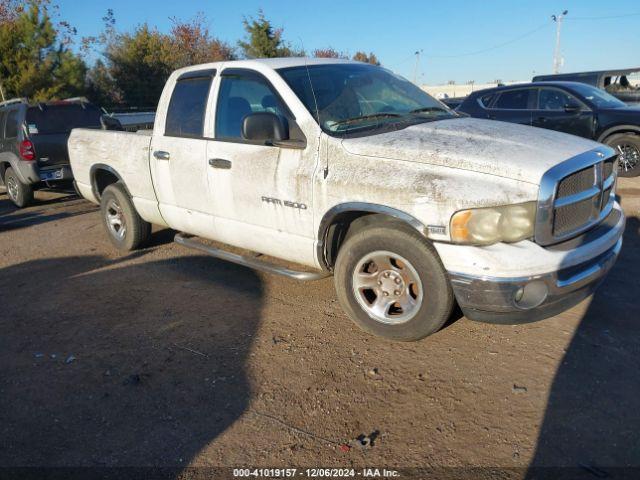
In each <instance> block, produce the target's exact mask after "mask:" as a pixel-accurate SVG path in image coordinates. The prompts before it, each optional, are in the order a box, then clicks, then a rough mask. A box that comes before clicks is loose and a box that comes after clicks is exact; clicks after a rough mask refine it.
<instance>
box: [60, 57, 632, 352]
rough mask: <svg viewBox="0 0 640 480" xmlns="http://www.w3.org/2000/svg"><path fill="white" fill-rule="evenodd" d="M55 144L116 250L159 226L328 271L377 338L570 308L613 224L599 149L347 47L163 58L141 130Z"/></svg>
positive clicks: (611, 156)
mask: <svg viewBox="0 0 640 480" xmlns="http://www.w3.org/2000/svg"><path fill="white" fill-rule="evenodd" d="M69 154H70V158H71V167H72V169H73V173H74V176H75V179H76V182H77V186H78V189H79V191H80V192H81V194H82V195H83V196H84V197H85V198H86V199H88V200H90V201H92V202H94V203H97V204H100V205H101V214H102V219H103V223H104V225H105V229H106V232H107V234H108V236H109V238H110V240H111V241H112V242H113V244H114V245H115V246H116V247H118V248H120V249H122V250H130V249H134V248H136V247H138V246H140V245H142V244H143V243H144V242H145V241H146V240H147V239H148V238H149V235H150V224H158V225H161V226H167V227H170V228H172V229H175V230H177V231H178V232H180V233H178V234H177V235H176V237H175V240H176V242H178V243H179V244H182V245H184V246H187V247H191V248H195V249H198V250H200V251H202V252H205V253H208V254H210V255H213V256H215V257H219V258H223V259H226V260H229V261H232V262H236V263H239V264H242V265H247V266H250V267H253V268H257V269H260V270H263V271H267V272H272V273H278V274H282V275H286V276H288V277H291V278H295V279H299V280H314V279H318V278H322V277H325V276H328V275H331V274H333V276H334V281H335V287H336V292H337V296H338V299H339V301H340V303H341V305H342V306H343V308H344V310H345V311H346V312H347V314H348V315H349V316H350V317H351V318H352V319H353V320H354V321H355V322H356V323H357V324H358V325H359V326H360V327H362V328H363V329H365V330H366V331H368V332H371V333H373V334H376V335H380V336H383V337H386V338H391V339H395V340H404V341H408V340H417V339H419V338H422V337H425V336H427V335H429V334H431V333H434V332H435V331H437V330H438V329H440V328H441V327H442V325H444V323H445V322H446V321H447V319H448V318H449V317H450V315H451V313H452V309H453V307H454V302H455V301H457V303H458V304H459V305H460V307H461V308H462V311H463V312H464V314H465V315H466V316H467V317H468V318H471V319H475V320H480V321H487V322H497V323H518V322H527V321H534V320H539V319H542V318H545V317H548V316H552V315H555V314H557V313H558V312H560V311H563V310H565V309H567V308H569V307H571V306H572V305H574V304H576V303H577V302H579V301H580V300H582V299H583V298H585V297H587V296H588V295H590V294H591V293H592V292H593V291H594V289H595V288H596V286H597V285H598V284H599V283H600V282H601V281H602V279H603V278H604V277H605V275H606V273H607V271H608V270H609V269H610V268H611V266H612V265H613V263H614V261H615V259H616V257H617V255H618V252H619V251H620V248H621V244H622V233H623V230H624V224H625V217H624V215H623V212H622V210H621V209H620V206H619V205H618V203H617V202H616V197H615V185H616V175H617V174H616V172H617V169H616V154H615V151H613V150H612V149H610V148H608V147H606V146H603V145H600V144H598V143H595V142H593V141H589V140H585V139H582V138H578V137H575V136H571V135H566V134H562V133H558V132H553V131H548V130H533V129H531V128H529V127H524V126H520V125H511V124H504V123H501V122H493V121H489V120H479V119H474V118H465V117H462V116H460V115H458V114H456V113H455V112H453V111H451V110H450V109H449V108H447V107H446V106H445V105H443V104H442V103H440V102H439V101H437V100H435V99H433V98H432V97H430V96H429V95H428V94H426V93H425V92H423V91H422V90H420V89H419V88H418V87H416V86H415V85H413V84H412V83H411V82H409V81H407V80H405V79H403V78H402V77H400V76H398V75H395V74H394V73H392V72H391V71H389V70H386V69H384V68H381V67H377V66H373V65H369V64H363V63H359V62H352V61H347V60H336V59H303V58H287V59H264V60H243V61H230V62H221V63H212V64H206V65H199V66H193V67H188V68H185V69H181V70H178V71H176V72H174V73H173V74H172V75H171V76H170V78H169V79H168V81H167V84H166V86H165V88H164V91H163V93H162V95H161V97H160V101H159V105H158V109H157V114H156V118H155V124H154V128H153V132H138V133H129V132H118V131H94V130H86V129H74V130H73V132H72V133H71V136H70V138H69ZM198 237H200V238H198ZM208 240H213V241H216V242H218V244H220V243H221V244H227V245H231V246H233V247H238V248H240V249H244V250H249V251H253V252H257V253H260V254H264V255H266V257H265V256H256V255H249V254H246V255H240V254H237V253H232V252H230V251H228V249H226V248H220V247H216V246H213V245H211V243H210V242H207V241H208ZM267 258H271V259H272V260H266V259H267ZM293 264H296V265H299V266H295V267H292V266H291V265H293Z"/></svg>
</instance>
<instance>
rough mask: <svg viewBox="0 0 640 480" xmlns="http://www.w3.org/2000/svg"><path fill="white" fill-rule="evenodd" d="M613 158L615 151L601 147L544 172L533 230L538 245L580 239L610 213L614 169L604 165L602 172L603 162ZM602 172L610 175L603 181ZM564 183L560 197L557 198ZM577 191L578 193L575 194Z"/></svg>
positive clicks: (613, 196)
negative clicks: (577, 237)
mask: <svg viewBox="0 0 640 480" xmlns="http://www.w3.org/2000/svg"><path fill="white" fill-rule="evenodd" d="M614 157H615V152H614V150H612V149H611V148H609V147H605V146H604V145H603V146H600V147H598V148H595V149H593V150H590V151H588V152H585V153H582V154H580V155H577V156H575V157H573V158H570V159H569V160H567V161H565V162H562V163H560V164H558V165H556V166H554V167H552V168H550V169H549V170H548V171H547V172H545V174H544V175H543V176H542V180H541V182H540V190H539V193H538V210H537V213H536V228H535V241H536V242H537V243H539V244H540V245H552V244H554V243H559V242H561V241H564V240H567V239H569V238H571V237H574V236H577V235H580V234H581V233H583V232H585V231H586V230H588V229H590V228H591V227H593V226H594V225H597V224H598V223H600V222H601V221H602V220H603V219H604V218H605V217H606V216H607V215H608V214H609V213H610V212H611V209H612V208H613V202H614V199H615V192H614V188H613V187H614V184H615V180H616V175H617V169H616V168H615V167H616V166H615V164H614V165H613V168H610V167H611V166H610V165H607V168H606V169H605V168H604V162H608V161H611V159H612V158H613V159H614V161H615V158H614ZM589 171H591V172H592V173H590V172H589ZM605 171H607V172H610V175H609V176H608V177H607V178H603V175H604V172H605ZM592 175H593V177H591V176H592ZM591 178H593V181H591ZM563 181H564V185H563V186H564V188H563V193H562V196H561V197H558V191H559V188H560V186H561V184H562V183H563ZM576 189H579V191H574V190H576ZM605 192H606V194H607V195H606V198H605Z"/></svg>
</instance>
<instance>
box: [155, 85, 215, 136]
mask: <svg viewBox="0 0 640 480" xmlns="http://www.w3.org/2000/svg"><path fill="white" fill-rule="evenodd" d="M211 81H212V77H211V76H207V77H195V78H185V79H184V80H178V81H177V82H176V86H175V87H174V89H173V93H172V94H171V100H170V101H169V108H168V109H167V121H166V123H165V128H164V134H165V135H168V136H172V137H202V136H203V132H204V116H205V113H206V111H207V99H208V97H209V89H210V88H211Z"/></svg>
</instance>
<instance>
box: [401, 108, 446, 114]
mask: <svg viewBox="0 0 640 480" xmlns="http://www.w3.org/2000/svg"><path fill="white" fill-rule="evenodd" d="M424 112H445V113H450V110H447V109H446V108H442V107H421V108H416V109H414V110H411V111H410V112H409V113H424Z"/></svg>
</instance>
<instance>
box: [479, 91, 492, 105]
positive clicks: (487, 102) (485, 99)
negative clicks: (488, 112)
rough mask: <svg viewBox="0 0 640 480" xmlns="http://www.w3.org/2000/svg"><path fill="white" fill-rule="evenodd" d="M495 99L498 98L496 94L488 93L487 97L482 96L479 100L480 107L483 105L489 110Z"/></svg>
mask: <svg viewBox="0 0 640 480" xmlns="http://www.w3.org/2000/svg"><path fill="white" fill-rule="evenodd" d="M494 98H496V94H495V92H493V93H487V94H485V95H482V96H481V97H480V98H479V99H478V101H479V102H480V105H482V106H483V107H484V108H489V106H490V105H491V102H493V99H494Z"/></svg>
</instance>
